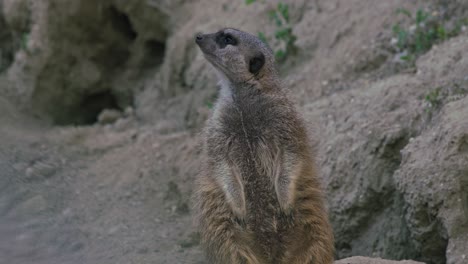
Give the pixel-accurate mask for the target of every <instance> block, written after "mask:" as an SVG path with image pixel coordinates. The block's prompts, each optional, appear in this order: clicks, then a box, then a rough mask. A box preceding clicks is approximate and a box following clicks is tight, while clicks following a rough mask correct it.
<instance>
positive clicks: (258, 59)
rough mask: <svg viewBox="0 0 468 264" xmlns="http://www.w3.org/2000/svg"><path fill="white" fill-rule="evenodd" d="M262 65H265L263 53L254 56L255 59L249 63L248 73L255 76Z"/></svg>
mask: <svg viewBox="0 0 468 264" xmlns="http://www.w3.org/2000/svg"><path fill="white" fill-rule="evenodd" d="M264 64H265V55H263V53H260V54H258V55H256V56H255V57H253V58H251V59H250V61H249V71H250V73H252V74H257V73H258V72H259V71H260V69H261V68H262V67H263V65H264Z"/></svg>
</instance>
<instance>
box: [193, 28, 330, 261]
mask: <svg viewBox="0 0 468 264" xmlns="http://www.w3.org/2000/svg"><path fill="white" fill-rule="evenodd" d="M226 36H229V37H230V38H234V39H226ZM196 41H197V44H198V45H199V46H200V49H201V50H202V51H203V53H204V55H205V58H206V59H207V60H208V61H209V62H210V63H211V64H212V65H213V66H214V68H215V69H216V70H217V72H218V73H219V75H220V79H221V91H220V96H219V98H218V101H217V103H216V105H215V108H214V113H213V116H212V117H211V118H210V120H209V121H208V124H207V127H206V128H205V130H204V139H205V142H204V153H203V154H204V158H205V160H204V164H203V170H202V173H200V175H199V176H198V178H197V185H196V193H195V202H196V209H197V213H198V214H197V220H198V225H199V229H200V234H201V240H202V244H203V246H204V248H205V250H206V252H207V255H208V258H209V260H210V263H216V264H227V263H232V264H267V263H271V264H273V263H274V264H282V263H284V264H310V263H313V264H330V263H332V262H333V254H334V249H333V235H332V230H331V227H330V223H329V221H328V216H327V211H326V209H325V206H324V197H323V196H324V195H323V192H322V190H321V187H320V182H319V179H318V176H317V169H316V165H315V161H314V158H313V154H312V150H311V148H310V144H309V140H308V136H307V132H306V128H305V125H304V121H303V120H302V119H301V118H300V116H299V114H298V113H297V112H296V110H295V108H294V105H293V104H292V103H291V101H290V100H289V99H288V97H287V95H286V92H285V90H284V88H283V87H282V85H281V83H280V81H279V78H278V75H277V71H276V68H275V64H274V56H273V53H272V51H271V50H270V49H269V48H268V46H267V45H265V44H264V43H263V42H261V41H260V40H259V39H258V38H257V37H255V36H253V35H250V34H248V33H245V32H242V31H239V30H235V29H223V30H221V31H219V32H217V33H213V34H205V35H198V36H197V40H196ZM226 43H227V44H226ZM262 56H263V59H262ZM257 58H258V59H257Z"/></svg>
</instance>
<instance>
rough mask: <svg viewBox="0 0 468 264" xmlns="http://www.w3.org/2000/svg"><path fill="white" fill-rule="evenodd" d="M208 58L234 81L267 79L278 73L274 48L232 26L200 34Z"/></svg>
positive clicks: (199, 41)
mask: <svg viewBox="0 0 468 264" xmlns="http://www.w3.org/2000/svg"><path fill="white" fill-rule="evenodd" d="M195 42H196V43H197V44H198V46H199V47H200V49H201V51H202V52H203V54H204V55H205V58H206V59H207V60H208V61H209V62H210V63H211V64H212V65H213V66H214V67H215V69H216V70H217V71H218V72H219V73H221V75H222V76H223V77H225V78H226V79H227V80H228V81H230V82H232V83H252V82H259V83H262V81H266V80H265V79H268V78H270V79H271V77H272V76H275V75H276V69H275V61H274V55H273V52H272V50H271V49H270V48H269V47H268V45H267V44H265V43H264V42H263V41H261V40H260V39H259V38H257V37H256V36H254V35H252V34H249V33H246V32H243V31H240V30H237V29H232V28H225V29H222V30H220V31H218V32H216V33H212V34H197V35H196V37H195Z"/></svg>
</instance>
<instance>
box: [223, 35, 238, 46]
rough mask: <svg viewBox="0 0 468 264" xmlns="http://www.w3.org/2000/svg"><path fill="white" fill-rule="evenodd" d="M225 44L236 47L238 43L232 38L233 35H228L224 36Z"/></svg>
mask: <svg viewBox="0 0 468 264" xmlns="http://www.w3.org/2000/svg"><path fill="white" fill-rule="evenodd" d="M224 44H226V45H233V46H235V45H236V44H237V42H236V40H235V39H234V37H232V36H231V35H229V34H227V35H225V36H224Z"/></svg>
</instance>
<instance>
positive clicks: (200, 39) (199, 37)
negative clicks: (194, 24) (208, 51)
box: [195, 33, 203, 42]
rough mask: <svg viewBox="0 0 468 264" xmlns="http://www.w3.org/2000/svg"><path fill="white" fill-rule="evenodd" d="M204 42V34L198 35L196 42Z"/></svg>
mask: <svg viewBox="0 0 468 264" xmlns="http://www.w3.org/2000/svg"><path fill="white" fill-rule="evenodd" d="M202 40H203V34H202V33H197V35H196V36H195V41H196V42H199V41H202Z"/></svg>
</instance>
